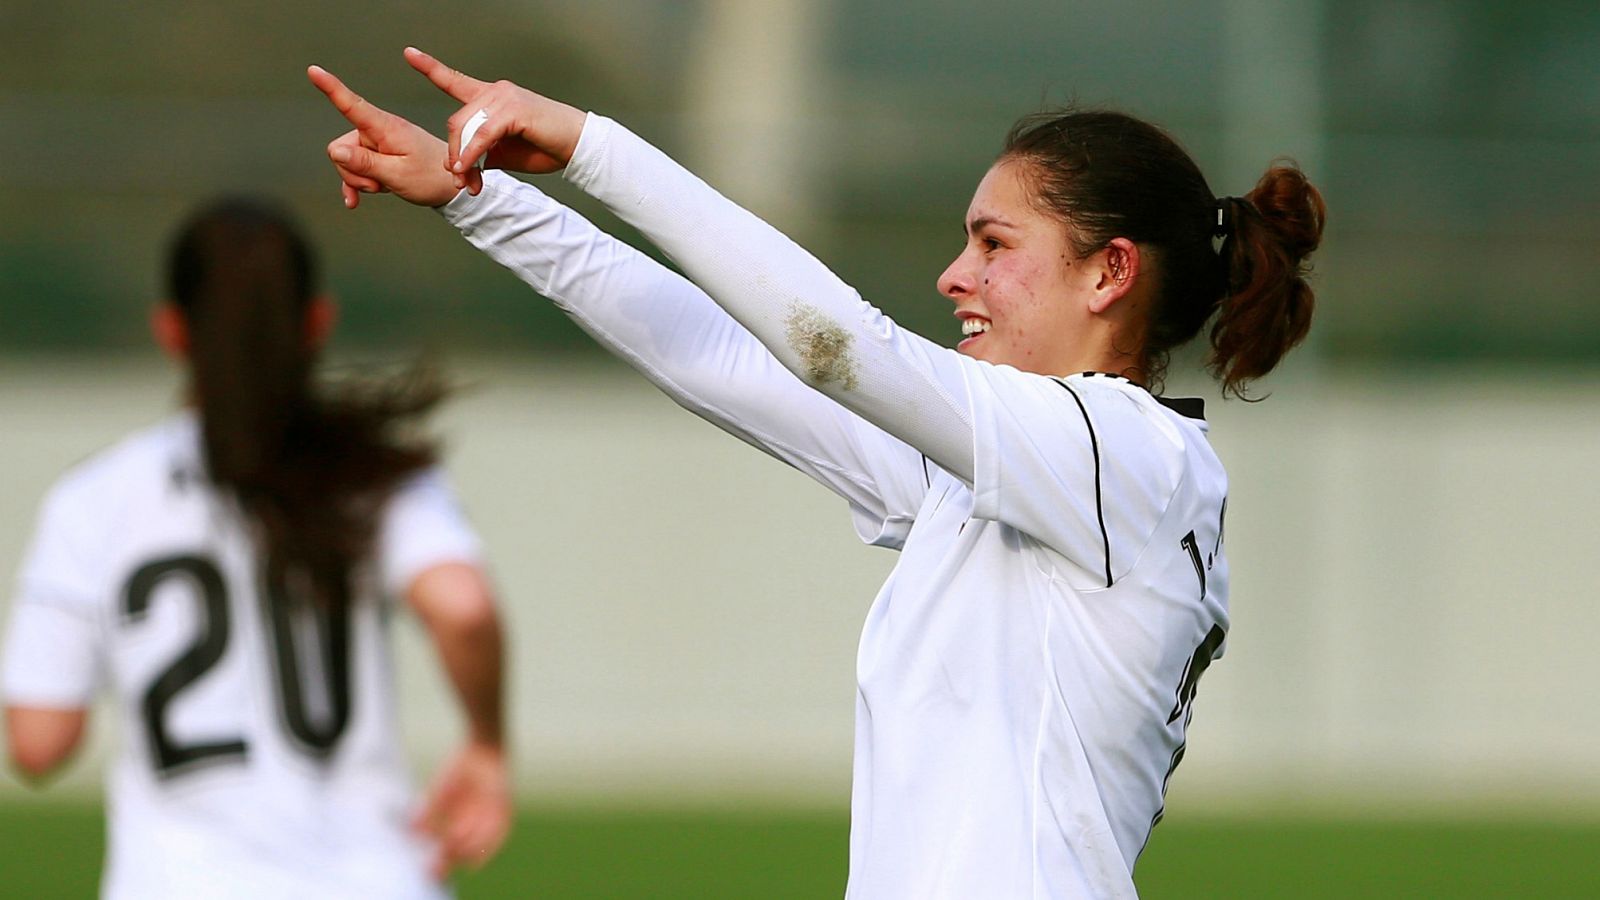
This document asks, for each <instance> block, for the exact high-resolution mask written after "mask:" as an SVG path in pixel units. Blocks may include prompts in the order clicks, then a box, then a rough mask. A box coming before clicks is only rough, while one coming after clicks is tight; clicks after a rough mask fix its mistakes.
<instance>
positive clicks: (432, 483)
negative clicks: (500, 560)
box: [377, 469, 483, 598]
mask: <svg viewBox="0 0 1600 900" xmlns="http://www.w3.org/2000/svg"><path fill="white" fill-rule="evenodd" d="M377 557H378V571H379V576H380V577H381V578H382V579H383V588H384V592H385V593H386V594H387V595H388V596H390V597H396V598H402V597H404V596H405V592H406V590H407V588H409V587H410V586H411V582H412V581H413V580H415V579H416V577H417V576H418V575H421V574H422V573H423V572H425V571H427V570H428V569H430V568H432V567H434V566H437V565H443V564H445V563H455V562H459V563H469V564H472V565H480V564H481V563H482V560H483V548H482V545H481V543H480V542H479V540H478V534H477V532H476V531H474V530H473V528H472V525H471V523H470V522H468V521H467V517H466V514H465V513H464V512H463V511H462V509H461V504H460V503H458V502H457V501H456V496H455V492H453V491H452V490H451V489H450V485H449V484H448V483H447V482H446V481H445V478H444V474H443V473H442V472H441V471H439V470H438V469H427V470H425V471H423V472H420V473H418V474H417V475H414V476H412V477H411V479H410V480H408V481H407V482H405V483H404V484H402V485H401V486H400V487H399V488H398V489H397V490H396V491H395V493H394V496H393V497H391V498H390V500H389V504H388V506H387V507H385V509H384V513H383V519H382V522H381V523H380V526H379V529H378V553H377Z"/></svg>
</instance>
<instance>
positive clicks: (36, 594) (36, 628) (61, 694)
mask: <svg viewBox="0 0 1600 900" xmlns="http://www.w3.org/2000/svg"><path fill="white" fill-rule="evenodd" d="M71 498H72V495H69V494H65V493H63V492H62V491H61V490H60V489H59V488H58V489H57V490H55V491H52V492H51V494H50V496H49V497H47V498H46V499H45V503H44V506H43V509H42V511H41V512H40V515H39V524H38V526H37V529H36V530H35V532H34V538H33V543H32V545H31V546H30V547H29V548H28V551H27V554H26V556H25V557H24V560H23V564H22V569H21V574H20V576H19V578H18V582H17V593H16V595H15V597H14V598H13V601H12V605H11V621H10V623H9V626H8V628H7V629H6V641H5V666H4V672H3V674H0V682H3V689H4V693H5V702H6V703H7V704H8V705H13V706H40V707H49V708H78V707H84V706H88V705H89V704H90V703H91V702H92V701H93V700H94V695H95V691H96V690H97V688H98V687H99V684H100V681H101V673H102V670H103V666H104V659H103V653H104V651H105V637H106V636H105V632H104V624H103V620H102V616H101V615H100V609H101V607H102V606H103V603H101V602H100V601H101V600H102V599H103V598H100V597H99V596H98V595H97V593H96V590H95V587H94V584H95V582H94V573H95V571H96V562H97V561H96V559H95V558H94V556H93V554H92V553H91V552H89V549H88V548H87V547H85V546H84V542H85V539H86V537H87V534H88V530H89V529H88V528H87V525H88V523H86V522H83V521H81V520H80V518H79V517H80V516H82V515H85V514H86V513H87V512H88V511H86V510H82V509H79V508H77V507H79V506H81V505H82V504H74V503H73V502H72V499H71Z"/></svg>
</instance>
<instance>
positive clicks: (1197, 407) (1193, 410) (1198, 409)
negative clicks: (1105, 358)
mask: <svg viewBox="0 0 1600 900" xmlns="http://www.w3.org/2000/svg"><path fill="white" fill-rule="evenodd" d="M1083 377H1085V378H1110V379H1112V380H1114V381H1121V382H1124V383H1126V384H1133V381H1132V379H1130V378H1128V377H1127V376H1126V375H1115V374H1112V373H1111V372H1084V373H1083ZM1134 387H1138V388H1142V387H1143V385H1138V384H1134ZM1151 396H1152V397H1155V395H1154V394H1152V395H1151ZM1155 401H1156V402H1157V403H1159V404H1161V405H1162V406H1165V407H1166V408H1167V409H1170V410H1172V411H1173V412H1175V413H1177V414H1178V415H1180V416H1183V417H1184V418H1186V419H1199V420H1200V421H1202V422H1204V421H1205V420H1206V401H1205V400H1203V399H1201V398H1200V397H1155Z"/></svg>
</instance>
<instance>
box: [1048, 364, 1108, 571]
mask: <svg viewBox="0 0 1600 900" xmlns="http://www.w3.org/2000/svg"><path fill="white" fill-rule="evenodd" d="M1056 384H1059V385H1061V386H1062V387H1064V388H1066V389H1067V393H1069V394H1071V395H1072V399H1073V401H1074V402H1076V403H1077V404H1078V412H1081V413H1083V425H1084V427H1085V428H1087V429H1089V449H1090V450H1091V451H1093V453H1094V512H1095V516H1097V517H1098V518H1099V520H1100V540H1101V541H1103V542H1104V543H1105V547H1106V587H1111V535H1110V534H1109V533H1108V532H1107V531H1106V508H1105V503H1104V502H1103V501H1102V499H1101V496H1100V442H1099V441H1098V440H1096V439H1095V436H1094V423H1093V422H1091V421H1089V410H1088V409H1087V408H1085V407H1084V405H1083V400H1082V399H1081V398H1080V397H1079V396H1078V392H1077V391H1075V390H1073V389H1072V385H1070V384H1067V383H1066V382H1065V381H1060V380H1057V381H1056Z"/></svg>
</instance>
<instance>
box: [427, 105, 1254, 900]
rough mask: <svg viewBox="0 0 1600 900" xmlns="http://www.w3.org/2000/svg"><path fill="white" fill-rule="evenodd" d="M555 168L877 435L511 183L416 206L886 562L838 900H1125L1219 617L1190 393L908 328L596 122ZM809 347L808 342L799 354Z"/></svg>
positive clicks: (583, 227) (1223, 600)
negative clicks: (1047, 371)
mask: <svg viewBox="0 0 1600 900" xmlns="http://www.w3.org/2000/svg"><path fill="white" fill-rule="evenodd" d="M566 176H567V178H569V179H570V180H572V181H574V182H575V183H577V184H578V185H579V186H581V187H582V188H583V189H584V190H586V191H587V192H589V193H590V194H591V195H593V196H595V197H597V198H599V199H600V200H602V201H604V202H605V203H606V205H607V206H608V207H610V208H611V209H612V210H613V211H614V212H616V213H617V214H618V215H619V216H621V217H622V218H623V219H624V220H626V221H628V222H629V224H631V225H634V226H635V227H637V228H639V230H640V231H641V232H642V233H643V234H645V235H646V236H647V237H649V238H650V239H651V240H653V241H654V242H655V243H656V244H657V245H658V246H660V247H662V249H663V250H665V251H666V252H667V253H668V255H669V256H671V257H672V258H673V259H674V260H675V261H677V262H678V263H679V264H680V265H682V266H683V268H684V269H685V271H688V272H690V273H691V274H693V275H694V277H695V278H696V279H697V280H699V281H700V282H701V283H702V284H716V285H718V286H720V287H722V288H723V289H724V293H722V294H719V295H718V296H719V299H720V300H721V301H722V302H723V303H724V304H727V305H728V307H729V308H730V310H734V309H736V310H737V312H738V313H740V314H742V315H748V316H750V317H751V318H752V319H757V318H759V317H762V316H773V317H779V320H780V323H782V324H780V325H779V327H778V328H777V329H775V330H776V331H777V333H779V334H783V333H785V332H784V330H783V329H784V328H785V327H786V328H787V329H788V331H787V333H788V334H789V335H790V337H789V341H790V344H791V345H795V346H796V350H797V352H800V353H801V354H802V355H804V354H806V353H808V352H812V351H815V356H814V357H812V358H808V359H807V360H806V363H807V365H809V366H812V367H813V368H814V369H818V370H821V371H822V373H823V375H825V376H827V377H825V378H820V379H819V381H823V382H827V383H826V384H825V385H824V386H825V387H826V388H828V389H829V390H830V391H832V392H834V393H835V394H837V395H840V396H845V397H848V398H849V399H850V401H851V402H852V403H855V404H859V406H860V407H861V408H865V409H870V410H872V412H873V415H874V417H875V418H874V421H875V422H876V423H877V424H874V423H873V422H869V421H868V420H867V418H866V417H865V414H864V413H863V414H860V415H858V414H857V413H855V412H852V411H851V410H850V409H847V408H846V407H845V406H844V405H842V403H840V402H835V401H834V400H833V399H830V398H829V397H828V396H824V394H823V393H821V392H819V391H818V390H816V389H813V388H812V387H811V386H809V385H807V384H806V383H804V382H802V381H801V380H800V379H798V378H797V377H795V376H794V375H793V374H792V373H791V372H790V371H789V370H788V369H786V368H785V367H784V366H783V365H782V364H781V363H780V362H779V361H778V360H777V359H775V358H774V356H773V354H772V353H771V352H769V351H768V350H767V349H766V347H765V346H763V345H762V344H761V343H759V342H758V341H757V340H756V338H755V337H754V336H753V335H752V334H751V331H749V330H746V328H745V327H743V326H741V324H740V323H739V322H738V321H735V319H734V318H732V317H730V316H729V315H728V314H727V313H725V312H724V311H723V310H722V309H721V308H719V307H718V305H717V304H716V303H715V302H713V301H712V300H711V299H710V298H709V297H708V296H706V294H705V293H703V292H702V291H701V290H700V288H698V287H696V286H695V285H694V284H691V283H689V282H688V281H686V280H685V279H684V278H682V277H681V276H678V275H677V274H675V273H673V272H671V271H669V270H667V269H666V268H665V267H663V266H661V265H659V264H657V263H655V262H654V261H652V260H651V259H649V258H648V257H646V256H644V255H643V254H641V253H639V252H637V251H635V250H633V249H632V248H630V247H627V246H626V245H624V244H621V243H620V242H618V241H616V240H614V239H612V238H610V237H609V236H607V235H605V234H604V233H602V232H600V231H598V230H597V229H596V228H594V226H592V225H590V224H589V223H588V222H586V221H585V220H583V218H582V217H580V216H578V215H577V214H576V213H574V212H572V211H571V210H568V209H566V208H564V207H562V206H561V205H560V204H558V203H556V202H555V201H553V200H551V199H550V198H548V197H546V196H545V195H544V194H543V193H541V192H540V191H539V190H538V189H536V188H534V187H533V186H531V185H528V184H524V183H521V182H518V181H516V180H514V179H511V178H509V177H506V176H504V175H502V174H500V173H496V172H490V173H486V174H485V176H484V189H483V192H482V193H481V194H480V195H478V196H476V197H473V196H470V195H468V194H467V193H465V192H463V193H461V194H460V195H458V196H457V197H456V198H455V199H454V200H453V201H451V202H450V203H449V204H448V205H447V206H445V207H444V208H443V210H442V212H443V213H444V215H445V217H446V218H447V219H448V220H449V221H451V222H452V224H454V225H455V226H456V227H457V228H459V229H460V230H461V232H462V233H463V234H464V235H465V236H466V237H467V238H468V240H470V241H471V242H472V243H473V244H474V245H476V246H478V247H480V248H481V249H483V250H484V251H485V252H487V253H488V254H489V255H490V256H492V257H493V258H494V259H496V260H497V261H499V262H500V263H501V264H503V265H505V266H506V267H507V268H509V269H511V270H512V271H513V272H515V273H517V274H518V275H519V276H520V277H521V278H523V279H524V280H526V281H527V282H528V283H529V284H530V285H531V286H533V287H534V288H535V289H536V290H538V291H539V292H540V293H542V294H544V295H545V296H547V297H550V298H551V299H553V300H554V301H556V303H557V304H559V305H560V306H561V307H562V309H563V310H565V311H566V312H567V313H568V314H569V315H571V316H572V317H573V318H574V319H576V320H577V321H578V322H579V324H581V325H582V326H583V327H584V328H585V330H587V331H588V332H589V333H590V334H592V335H594V336H595V338H596V339H597V340H599V341H600V342H601V343H602V344H604V345H606V346H608V347H610V348H611V349H612V350H614V351H615V352H616V353H618V355H620V356H622V357H623V358H624V359H627V360H629V361H630V362H632V363H633V365H634V366H635V367H636V368H638V369H639V370H640V371H641V372H643V373H644V374H645V375H646V376H647V377H649V378H650V379H651V380H652V381H654V382H655V383H656V384H657V385H658V386H659V387H661V388H662V389H663V390H665V391H666V392H667V393H668V394H670V395H671V396H673V397H674V398H675V399H676V400H677V401H678V402H679V403H681V404H683V405H684V406H685V407H687V408H689V409H690V410H692V411H694V412H695V413H697V414H699V415H700V416H702V417H704V418H706V419H708V420H710V421H712V422H714V423H716V424H718V425H719V426H721V427H722V428H724V429H726V430H728V431H729V432H731V433H733V434H735V435H737V436H739V437H740V438H742V439H744V440H746V441H748V442H750V443H752V444H754V445H756V446H758V447H760V448H762V449H763V450H765V451H767V452H768V453H770V454H772V455H773V456H775V457H777V458H779V459H781V460H783V461H784V462H787V463H789V464H790V465H792V466H794V467H795V468H797V469H800V470H801V471H803V472H805V473H806V474H808V475H810V476H811V477H812V478H814V479H816V480H817V481H819V482H821V483H823V484H824V485H826V486H828V487H829V488H830V489H832V490H833V491H834V492H836V493H837V494H839V495H840V496H842V497H843V498H844V499H846V500H848V501H849V503H850V506H851V510H852V513H853V517H854V521H855V525H856V530H857V532H858V533H859V534H860V535H861V537H862V539H863V540H866V541H867V542H869V543H872V544H876V545H879V546H885V547H891V548H894V549H897V550H901V551H902V555H901V558H900V560H899V561H898V563H897V564H896V566H895V569H894V571H893V573H892V574H891V575H890V577H889V580H888V581H887V583H886V584H885V585H884V587H883V589H882V590H881V591H880V592H879V594H878V597H877V599H876V600H875V601H874V603H873V605H872V609H871V611H870V612H869V613H868V615H867V621H866V626H865V629H864V631H863V634H862V636H861V644H860V650H859V655H858V659H857V680H858V685H859V689H858V693H857V704H856V754H855V775H854V788H853V797H852V804H851V833H850V881H849V886H848V889H847V891H848V896H850V897H853V898H859V900H881V898H891V897H893V898H907V900H913V898H914V900H930V898H950V900H970V898H979V897H982V898H991V897H994V898H1000V897H1005V898H1012V897H1051V898H1083V897H1118V898H1121V897H1131V896H1133V895H1134V893H1135V891H1134V885H1133V880H1132V871H1133V867H1134V862H1135V860H1136V858H1137V857H1138V855H1139V853H1140V851H1141V850H1142V849H1143V847H1144V844H1145V841H1146V840H1147V839H1148V837H1149V835H1150V831H1151V829H1152V828H1153V827H1154V825H1155V823H1156V820H1158V819H1159V817H1160V815H1161V809H1162V803H1163V796H1164V793H1165V784H1166V779H1167V778H1168V776H1169V775H1170V774H1171V772H1172V770H1173V768H1174V767H1175V766H1176V765H1177V763H1178V761H1179V760H1180V759H1181V757H1182V754H1183V747H1184V741H1185V732H1186V727H1187V724H1188V721H1189V712H1190V701H1191V699H1192V698H1193V696H1194V692H1195V687H1196V681H1197V679H1198V678H1199V677H1200V674H1201V672H1202V671H1203V670H1204V669H1205V668H1206V666H1207V665H1209V664H1210V662H1211V661H1212V659H1213V658H1214V657H1215V656H1218V655H1220V653H1221V649H1222V644H1223V641H1224V637H1225V635H1226V632H1227V627H1228V612H1227V590H1228V577H1227V564H1226V562H1225V561H1224V559H1223V553H1222V519H1223V509H1224V498H1225V495H1226V492H1227V477H1226V475H1225V473H1224V472H1223V469H1222V466H1221V464H1220V462H1219V461H1218V459H1217V457H1216V454H1215V453H1214V452H1213V451H1212V449H1211V446H1210V443H1209V441H1208V440H1207V437H1206V434H1207V425H1206V423H1205V421H1204V420H1203V419H1202V418H1200V416H1199V403H1198V402H1196V401H1189V402H1187V403H1185V402H1182V401H1167V400H1163V399H1158V398H1156V397H1154V396H1152V395H1151V394H1150V393H1149V392H1148V391H1146V390H1145V389H1144V388H1142V387H1139V386H1137V385H1135V384H1133V383H1131V382H1129V381H1128V380H1126V379H1124V378H1121V377H1117V376H1112V375H1099V374H1092V373H1089V374H1078V375H1070V376H1067V377H1049V376H1045V375H1038V374H1030V373H1026V372H1021V371H1018V370H1017V369H1014V368H1011V367H1010V366H997V365H991V364H989V363H986V362H980V361H978V360H975V359H971V358H968V357H966V356H962V355H960V354H957V353H954V352H951V351H950V350H947V349H944V348H941V347H939V346H937V345H935V344H933V343H931V342H929V341H927V340H925V339H923V338H920V337H917V336H916V335H912V334H910V333H908V332H906V331H904V330H903V329H900V328H898V327H897V326H896V325H895V323H893V322H892V321H890V320H889V319H887V318H886V317H884V316H883V315H882V314H881V313H880V312H878V311H877V310H876V309H873V308H872V307H870V306H869V305H867V304H866V303H864V302H863V301H862V300H861V299H860V297H859V296H858V295H857V294H856V293H855V292H854V291H853V290H851V289H850V288H849V287H848V286H847V285H845V284H844V283H843V282H841V281H839V279H838V278H837V277H836V276H834V275H833V274H832V273H831V272H828V271H827V270H826V269H825V268H824V267H822V266H821V265H820V264H819V263H817V262H816V261H815V260H814V259H812V258H811V257H810V256H809V255H807V254H806V253H805V252H804V251H802V250H800V249H799V248H798V247H796V246H795V245H794V244H793V243H791V242H789V241H788V240H787V239H785V238H783V237H782V236H781V235H778V234H777V233H776V232H774V231H772V229H771V228H770V227H769V226H767V225H766V224H765V223H763V222H761V221H760V220H758V219H756V218H755V217H754V216H751V215H749V214H748V213H746V212H744V211H743V210H740V209H738V208H737V207H735V206H733V205H732V204H731V203H729V202H727V201H726V200H724V199H723V198H722V197H720V196H719V195H716V194H715V193H714V192H712V191H711V190H710V189H708V188H707V187H706V186H705V185H704V183H703V182H700V181H699V180H698V179H696V178H694V176H692V175H691V174H689V173H688V172H686V171H684V170H683V169H682V168H681V167H679V166H677V165H676V164H674V163H673V162H671V160H669V159H667V158H666V157H665V156H664V155H663V154H661V153H660V152H659V151H657V150H655V149H654V148H653V147H650V146H649V145H648V144H646V143H645V142H644V141H642V140H640V139H639V138H637V137H635V136H634V135H633V134H631V133H630V132H628V131H627V130H626V129H624V128H622V126H620V125H618V124H616V123H614V122H612V121H610V120H608V119H604V118H602V117H598V116H595V115H592V114H591V115H590V116H589V119H588V123H587V124H586V126H585V128H584V131H583V136H582V139H581V141H580V142H579V144H578V148H577V152H576V153H575V154H574V156H573V158H572V161H571V163H570V164H569V165H568V167H567V169H566ZM782 317H787V321H786V323H784V322H783V319H782ZM819 323H820V325H819ZM818 327H822V328H824V329H833V331H829V332H827V333H821V334H820V336H819V337H817V338H816V341H815V342H814V343H808V337H807V335H808V333H809V332H808V329H811V330H815V329H816V328H818ZM830 354H831V355H830ZM880 426H881V427H880ZM897 434H898V435H905V436H910V437H908V438H907V439H906V440H902V439H900V438H897V437H895V435H897ZM913 438H914V439H913ZM917 446H921V447H923V448H925V449H926V448H932V447H937V448H940V450H941V451H942V456H943V457H944V458H947V459H954V460H957V461H958V464H957V466H956V468H957V469H959V470H960V472H959V474H957V473H956V472H953V471H947V470H945V469H944V468H941V467H940V466H938V465H936V464H934V463H933V462H932V461H931V460H930V459H929V458H928V457H927V456H924V454H923V453H922V452H919V450H918V449H916V447H917ZM931 452H932V451H931V450H930V453H931Z"/></svg>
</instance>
